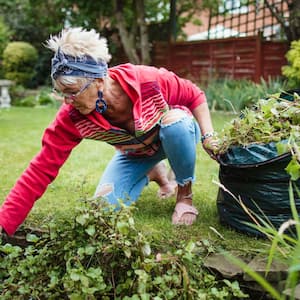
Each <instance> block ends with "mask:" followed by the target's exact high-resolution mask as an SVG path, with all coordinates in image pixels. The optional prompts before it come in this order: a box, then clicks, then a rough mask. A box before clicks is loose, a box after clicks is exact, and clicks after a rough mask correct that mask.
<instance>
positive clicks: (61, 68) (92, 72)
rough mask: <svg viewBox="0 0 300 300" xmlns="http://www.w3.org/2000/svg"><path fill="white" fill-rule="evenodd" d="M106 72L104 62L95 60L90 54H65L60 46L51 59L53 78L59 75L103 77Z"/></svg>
mask: <svg viewBox="0 0 300 300" xmlns="http://www.w3.org/2000/svg"><path fill="white" fill-rule="evenodd" d="M106 74H107V63H106V62H104V61H100V62H96V61H95V60H94V59H92V58H91V57H90V56H82V57H74V56H70V55H66V54H64V53H63V52H62V51H61V50H60V48H59V49H58V50H57V52H56V53H55V55H54V57H53V58H52V60H51V77H52V79H54V80H55V79H57V77H58V76H61V75H64V76H79V77H89V78H103V77H105V76H106Z"/></svg>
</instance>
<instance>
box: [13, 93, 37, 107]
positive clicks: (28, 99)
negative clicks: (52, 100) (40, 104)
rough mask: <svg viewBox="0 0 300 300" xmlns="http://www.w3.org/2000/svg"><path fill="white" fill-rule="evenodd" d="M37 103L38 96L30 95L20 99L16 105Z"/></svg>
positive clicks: (32, 105)
mask: <svg viewBox="0 0 300 300" xmlns="http://www.w3.org/2000/svg"><path fill="white" fill-rule="evenodd" d="M36 104H37V100H36V96H33V95H30V96H27V97H25V98H22V99H20V100H19V101H18V102H17V103H16V104H15V105H16V106H24V107H34V106H36Z"/></svg>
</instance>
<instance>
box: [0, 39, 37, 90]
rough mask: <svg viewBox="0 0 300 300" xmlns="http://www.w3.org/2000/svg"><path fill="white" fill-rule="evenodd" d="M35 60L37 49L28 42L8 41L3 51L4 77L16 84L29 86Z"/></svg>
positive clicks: (34, 72) (33, 73) (33, 74)
mask: <svg viewBox="0 0 300 300" xmlns="http://www.w3.org/2000/svg"><path fill="white" fill-rule="evenodd" d="M37 60H38V53H37V50H36V49H35V48H34V47H33V46H32V45H30V44H29V43H26V42H12V43H9V44H8V45H7V47H6V48H5V50H4V52H3V68H4V72H5V77H6V78H7V79H10V80H13V81H14V82H15V83H16V84H21V85H24V86H25V87H30V84H31V81H32V79H33V77H34V76H35V74H36V71H35V65H36V62H37Z"/></svg>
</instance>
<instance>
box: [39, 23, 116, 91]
mask: <svg viewBox="0 0 300 300" xmlns="http://www.w3.org/2000/svg"><path fill="white" fill-rule="evenodd" d="M45 46H46V47H47V48H49V49H51V50H52V51H54V52H57V50H58V49H60V50H61V51H62V52H63V53H64V54H66V55H70V56H73V57H83V56H90V57H92V58H93V59H94V60H95V61H97V62H100V61H105V62H109V60H110V59H111V55H110V54H109V50H108V46H107V40H106V39H105V38H103V37H100V34H99V33H97V32H96V31H95V30H94V29H91V30H86V29H83V28H81V27H74V28H68V29H63V30H62V31H61V32H60V33H59V34H58V35H55V36H52V35H51V36H50V38H49V39H48V40H47V41H46V45H45ZM88 80H89V79H88V78H81V77H74V76H59V78H57V80H53V85H54V87H55V88H58V89H61V85H72V84H82V83H86V82H88Z"/></svg>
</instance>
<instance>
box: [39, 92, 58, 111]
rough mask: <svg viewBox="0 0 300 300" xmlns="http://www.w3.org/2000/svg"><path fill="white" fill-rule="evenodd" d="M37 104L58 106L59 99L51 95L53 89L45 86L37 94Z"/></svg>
mask: <svg viewBox="0 0 300 300" xmlns="http://www.w3.org/2000/svg"><path fill="white" fill-rule="evenodd" d="M37 104H38V105H42V106H55V107H56V106H57V104H58V101H57V100H55V99H54V98H53V97H52V96H51V90H50V89H47V88H44V89H42V90H41V91H40V92H39V94H38V95H37Z"/></svg>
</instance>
